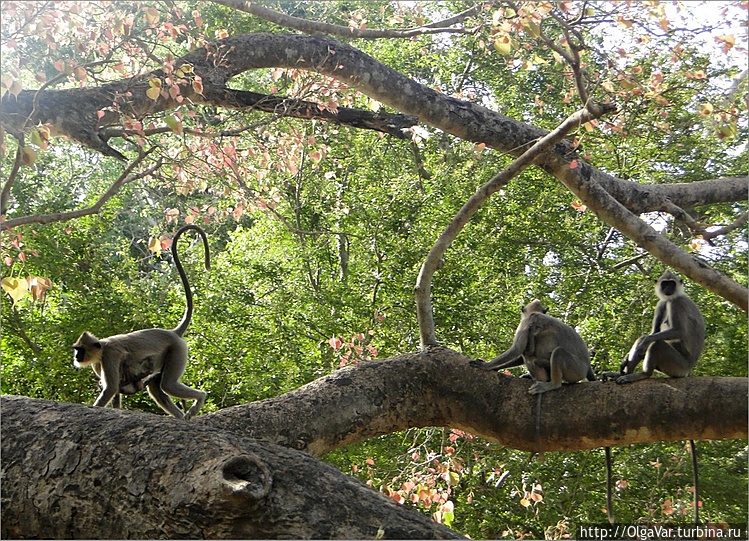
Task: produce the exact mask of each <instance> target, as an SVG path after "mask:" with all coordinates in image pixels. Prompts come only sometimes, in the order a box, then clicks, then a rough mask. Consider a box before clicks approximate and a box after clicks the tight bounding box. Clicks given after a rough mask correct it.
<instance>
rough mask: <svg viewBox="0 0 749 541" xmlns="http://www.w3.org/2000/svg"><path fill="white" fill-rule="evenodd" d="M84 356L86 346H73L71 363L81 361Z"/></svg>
mask: <svg viewBox="0 0 749 541" xmlns="http://www.w3.org/2000/svg"><path fill="white" fill-rule="evenodd" d="M85 356H86V348H82V347H74V348H73V364H75V363H82V362H83V359H84V357H85Z"/></svg>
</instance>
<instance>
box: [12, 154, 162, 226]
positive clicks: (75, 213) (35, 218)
mask: <svg viewBox="0 0 749 541" xmlns="http://www.w3.org/2000/svg"><path fill="white" fill-rule="evenodd" d="M154 150H155V147H154V148H152V149H150V150H148V151H147V152H143V153H141V154H140V155H139V156H138V157H137V158H136V159H135V160H134V161H133V163H131V164H130V165H128V166H127V168H126V169H125V170H124V171H123V172H122V174H121V175H120V176H119V177H118V178H117V180H115V181H114V182H113V183H112V185H111V186H110V187H109V189H108V190H107V191H106V192H104V194H102V195H101V196H100V197H99V199H98V200H97V201H96V203H94V204H93V205H91V206H90V207H87V208H83V209H78V210H71V211H68V212H55V213H53V214H34V215H31V216H22V217H20V218H13V219H11V220H6V221H4V222H0V230H5V229H11V228H13V227H17V226H19V225H27V224H48V223H52V222H62V221H66V220H72V219H74V218H80V217H81V216H90V215H91V214H98V213H99V211H101V208H102V207H103V206H104V204H105V203H106V202H107V201H109V200H110V199H111V198H112V196H114V195H115V194H116V193H117V192H118V191H119V190H120V188H122V186H124V185H125V184H128V183H129V182H133V181H134V180H138V179H141V178H144V177H147V176H148V175H150V174H152V173H153V172H154V171H156V170H158V169H159V168H160V167H161V160H159V161H158V163H156V164H155V165H153V166H151V167H149V168H148V169H146V170H144V171H141V172H139V173H137V174H135V175H132V176H131V175H130V173H132V171H133V170H134V169H135V168H136V167H137V166H138V165H139V164H140V163H141V162H142V161H143V160H144V159H145V158H146V156H148V155H149V154H151V152H153V151H154Z"/></svg>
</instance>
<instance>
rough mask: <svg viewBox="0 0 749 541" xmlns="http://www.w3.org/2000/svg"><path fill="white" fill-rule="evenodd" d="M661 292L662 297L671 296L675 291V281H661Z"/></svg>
mask: <svg viewBox="0 0 749 541" xmlns="http://www.w3.org/2000/svg"><path fill="white" fill-rule="evenodd" d="M661 291H662V292H663V294H664V295H673V294H674V292H675V291H676V280H663V281H662V282H661Z"/></svg>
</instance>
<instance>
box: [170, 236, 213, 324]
mask: <svg viewBox="0 0 749 541" xmlns="http://www.w3.org/2000/svg"><path fill="white" fill-rule="evenodd" d="M190 229H192V230H194V231H197V232H198V234H199V235H200V237H201V238H202V239H203V248H205V268H206V270H209V269H210V268H211V254H210V252H209V250H208V238H207V237H206V235H205V231H203V230H202V229H201V228H199V227H198V226H197V225H194V224H187V225H185V226H182V227H180V228H179V229H178V230H177V232H176V233H175V234H174V238H173V239H172V257H174V264H175V265H176V266H177V272H179V277H180V279H181V280H182V287H183V288H184V290H185V303H186V306H185V314H184V315H183V316H182V321H180V322H179V325H177V326H176V327H175V328H174V329H173V330H174V332H175V333H177V334H178V335H179V336H182V335H183V334H185V331H186V330H187V326H188V325H190V320H191V319H192V290H190V282H188V281H187V274H185V269H184V268H183V267H182V262H181V261H180V260H179V255H178V253H177V242H178V241H179V238H180V237H181V236H182V233H184V232H185V231H188V230H190Z"/></svg>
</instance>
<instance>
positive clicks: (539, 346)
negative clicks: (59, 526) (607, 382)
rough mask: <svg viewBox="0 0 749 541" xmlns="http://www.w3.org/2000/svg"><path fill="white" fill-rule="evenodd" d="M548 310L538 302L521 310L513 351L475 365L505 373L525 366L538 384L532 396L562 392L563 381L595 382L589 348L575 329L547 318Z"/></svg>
mask: <svg viewBox="0 0 749 541" xmlns="http://www.w3.org/2000/svg"><path fill="white" fill-rule="evenodd" d="M546 311H547V309H546V308H545V307H544V306H543V305H542V304H541V301H539V300H537V299H536V300H534V301H532V302H531V303H530V304H528V305H527V306H525V307H523V308H521V312H522V316H521V319H520V325H518V328H517V330H516V331H515V337H514V338H513V340H512V345H511V346H510V348H509V349H508V350H507V351H505V352H504V353H502V354H501V355H499V356H498V357H496V358H495V359H494V360H492V361H491V362H488V363H485V362H483V361H480V360H472V361H471V366H474V367H476V368H480V369H481V370H501V369H503V368H510V367H512V366H519V365H520V364H525V367H526V368H527V369H528V372H529V373H530V376H531V377H532V378H533V380H534V381H535V383H533V385H531V387H530V389H529V391H528V392H529V393H530V394H541V393H545V392H546V391H551V390H553V389H558V388H559V387H561V386H562V382H563V381H566V382H567V383H577V382H578V381H580V380H582V379H587V380H588V381H595V379H596V378H595V376H594V375H593V370H592V369H591V367H590V352H589V351H588V346H586V345H585V342H584V341H583V339H582V338H580V335H579V334H577V332H576V331H575V329H573V328H572V327H570V326H569V325H567V324H565V323H563V322H562V321H560V320H558V319H556V318H554V317H551V316H549V315H546Z"/></svg>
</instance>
